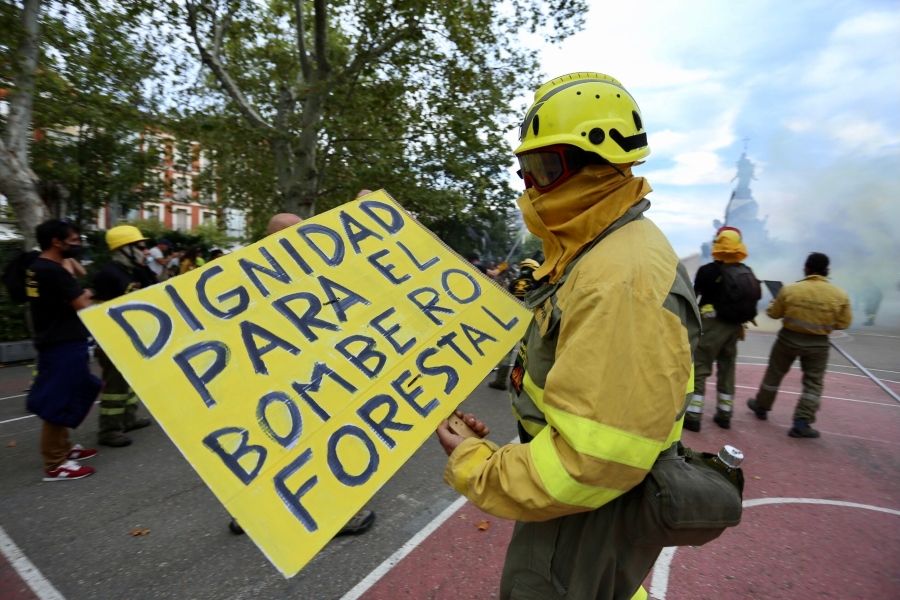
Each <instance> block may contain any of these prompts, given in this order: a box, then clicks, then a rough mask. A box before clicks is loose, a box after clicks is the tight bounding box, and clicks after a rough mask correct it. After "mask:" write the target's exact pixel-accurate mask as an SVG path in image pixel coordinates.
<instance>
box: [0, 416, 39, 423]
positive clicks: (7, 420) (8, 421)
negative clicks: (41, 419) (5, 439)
mask: <svg viewBox="0 0 900 600" xmlns="http://www.w3.org/2000/svg"><path fill="white" fill-rule="evenodd" d="M36 416H37V415H25V416H24V417H16V418H15V419H6V420H5V421H0V425H3V424H4V423H12V422H13V421H21V420H22V419H33V418H35V417H36Z"/></svg>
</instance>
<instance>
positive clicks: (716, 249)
mask: <svg viewBox="0 0 900 600" xmlns="http://www.w3.org/2000/svg"><path fill="white" fill-rule="evenodd" d="M712 257H713V259H715V260H718V261H721V262H723V263H739V262H741V261H743V260H744V259H745V258H747V247H746V246H744V243H743V242H742V241H740V240H739V239H738V240H735V239H731V238H728V237H725V236H719V237H718V238H716V240H715V241H714V242H713V246H712Z"/></svg>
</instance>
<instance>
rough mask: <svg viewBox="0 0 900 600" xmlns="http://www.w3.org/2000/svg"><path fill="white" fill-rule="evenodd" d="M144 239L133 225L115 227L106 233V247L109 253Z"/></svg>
mask: <svg viewBox="0 0 900 600" xmlns="http://www.w3.org/2000/svg"><path fill="white" fill-rule="evenodd" d="M146 239H147V238H145V237H144V234H142V233H141V230H140V229H138V228H137V227H135V226H134V225H116V226H115V227H113V228H112V229H109V230H107V232H106V245H107V246H109V251H110V252H112V251H114V250H118V249H119V248H121V247H122V246H127V245H128V244H133V243H135V242H142V241H144V240H146Z"/></svg>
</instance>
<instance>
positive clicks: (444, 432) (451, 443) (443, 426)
mask: <svg viewBox="0 0 900 600" xmlns="http://www.w3.org/2000/svg"><path fill="white" fill-rule="evenodd" d="M454 414H455V415H456V416H457V417H459V418H460V419H462V420H463V422H464V423H465V424H466V425H468V426H469V429H471V430H472V432H473V433H474V434H475V435H477V436H478V437H480V438H483V437H485V436H486V435H488V434H489V433H490V432H491V430H490V428H489V427H488V426H487V425H485V423H484V422H483V421H481V420H479V419H478V418H476V417H475V415H473V414H472V413H463V412H460V411H456V412H455V413H454ZM435 433H436V434H437V437H438V441H439V442H440V443H441V447H442V448H443V449H444V452H446V453H447V456H450V455H451V454H453V451H454V450H456V447H457V446H459V445H460V444H461V443H462V442H463V440H464V439H466V438H464V437H463V436H461V435H458V434H457V433H454V432H453V430H452V429H450V425H449V423H448V422H447V420H446V419H444V420H443V421H441V422H440V424H439V425H438V428H437V431H435Z"/></svg>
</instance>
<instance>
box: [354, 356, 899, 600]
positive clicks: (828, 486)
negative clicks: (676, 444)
mask: <svg viewBox="0 0 900 600" xmlns="http://www.w3.org/2000/svg"><path fill="white" fill-rule="evenodd" d="M764 371H765V366H763V365H750V364H743V365H739V366H738V372H737V385H738V389H737V399H736V400H735V413H734V417H733V420H732V428H731V429H730V430H728V431H726V430H723V429H720V428H719V427H717V426H716V425H715V424H714V423H713V422H712V420H711V417H712V414H713V411H714V406H712V399H711V396H712V395H714V392H713V393H712V394H710V393H709V391H708V392H707V407H706V415H705V418H704V422H703V430H702V431H701V433H699V434H697V433H692V432H687V431H686V432H685V434H684V438H683V441H684V442H685V444H686V445H688V446H691V447H694V448H697V449H703V450H711V451H715V450H716V449H718V448H719V447H721V445H722V444H724V443H730V444H733V445H735V446H737V447H739V448H741V449H742V450H743V451H744V454H745V456H746V458H745V461H744V472H745V477H746V479H747V483H746V488H745V490H744V501H745V504H746V503H747V502H748V501H752V500H754V499H760V498H771V499H777V498H782V499H785V500H784V501H779V502H777V503H773V504H766V505H759V506H753V505H752V503H751V505H750V506H747V507H745V509H744V515H743V518H742V522H741V524H740V525H739V526H738V527H735V528H732V529H730V530H728V531H726V532H725V533H724V534H723V535H722V536H721V537H720V538H718V539H717V540H715V541H713V542H710V543H709V544H707V545H705V546H702V547H696V548H694V547H681V548H677V549H676V550H675V552H674V556H673V557H672V559H671V563H670V566H669V571H668V572H667V573H666V572H665V570H664V569H663V568H662V567H664V566H665V565H661V563H664V562H665V560H663V558H662V557H661V560H660V561H657V568H656V570H655V571H654V573H653V574H651V576H649V577H648V578H647V580H646V581H645V587H646V588H647V590H648V591H650V592H651V597H652V598H657V599H659V600H662V599H669V600H700V599H738V598H741V599H745V598H759V599H763V598H764V599H767V600H768V599H771V600H777V599H788V598H790V599H796V598H837V599H864V598H865V599H868V598H873V599H874V598H878V599H882V598H884V599H887V598H900V404H897V403H896V402H895V401H893V400H892V399H891V398H890V397H888V396H887V394H885V393H884V392H883V391H882V390H880V389H879V388H878V387H877V386H876V385H875V384H874V383H873V382H872V381H870V380H869V379H867V378H865V377H862V376H856V375H848V374H839V373H834V372H829V373H828V375H827V376H826V381H825V392H824V395H825V396H826V397H824V398H823V400H822V408H821V409H820V411H819V414H818V421H817V422H816V428H818V429H819V430H820V431H821V432H822V437H821V438H819V439H816V440H798V439H794V438H790V437H788V436H787V430H788V429H789V427H790V423H791V415H792V413H793V409H794V405H795V404H796V401H797V398H798V393H799V391H800V371H799V369H793V370H792V371H791V373H789V374H788V376H787V377H785V380H784V382H783V383H782V386H781V391H780V392H779V396H778V400H777V401H776V404H775V406H774V408H773V410H772V412H771V413H769V419H768V420H767V421H759V420H757V419H756V418H755V417H754V416H753V414H752V413H750V411H749V410H748V409H747V408H746V405H745V402H746V399H747V398H748V397H750V396H752V395H753V394H754V393H755V390H756V386H757V385H758V383H759V381H760V380H761V379H762V376H763V372H764ZM888 385H891V386H892V388H893V389H894V390H895V391H898V392H900V385H897V384H888ZM707 389H708V390H710V391H711V390H714V389H715V381H714V379H710V380H709V381H708V382H707ZM791 392H794V393H791ZM797 498H804V499H816V500H818V501H820V502H822V503H820V504H799V503H791V502H789V501H788V499H797ZM828 502H838V503H840V502H843V503H855V504H860V505H866V506H868V507H872V508H881V509H889V511H892V512H878V511H876V510H872V508H866V507H855V506H838V505H829V504H827V503H828ZM479 525H481V527H482V528H484V527H485V526H487V528H486V529H484V530H482V529H480V528H479ZM511 532H512V523H511V522H509V521H504V520H500V519H497V518H494V517H491V516H489V515H486V514H484V513H482V512H481V511H479V510H478V509H477V508H475V507H474V506H472V505H471V504H466V505H465V506H464V507H463V508H462V509H461V510H460V511H459V512H457V513H456V514H455V515H453V516H452V517H450V518H449V519H448V520H447V521H446V522H445V523H444V524H443V525H441V526H440V527H439V528H438V529H437V530H436V531H435V532H434V533H433V534H432V535H431V536H429V537H428V538H427V539H425V540H424V541H423V542H422V543H421V544H420V545H419V546H418V547H417V548H416V549H415V550H413V551H412V552H411V553H410V554H409V555H407V556H406V557H405V558H404V559H403V560H402V561H400V562H399V563H398V564H397V565H396V566H394V568H393V569H391V570H390V571H389V572H388V573H387V574H386V575H385V576H384V577H383V578H382V579H381V580H379V581H378V582H377V583H376V584H375V585H373V586H372V587H371V588H370V589H369V590H368V591H367V592H366V593H365V594H364V595H363V596H362V598H363V599H364V600H396V599H399V598H411V599H416V600H423V599H429V600H463V599H472V600H476V599H477V600H482V599H486V598H496V597H497V595H498V587H499V583H500V572H501V568H502V565H503V558H504V555H505V551H506V545H507V543H508V541H509V537H510V534H511Z"/></svg>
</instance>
